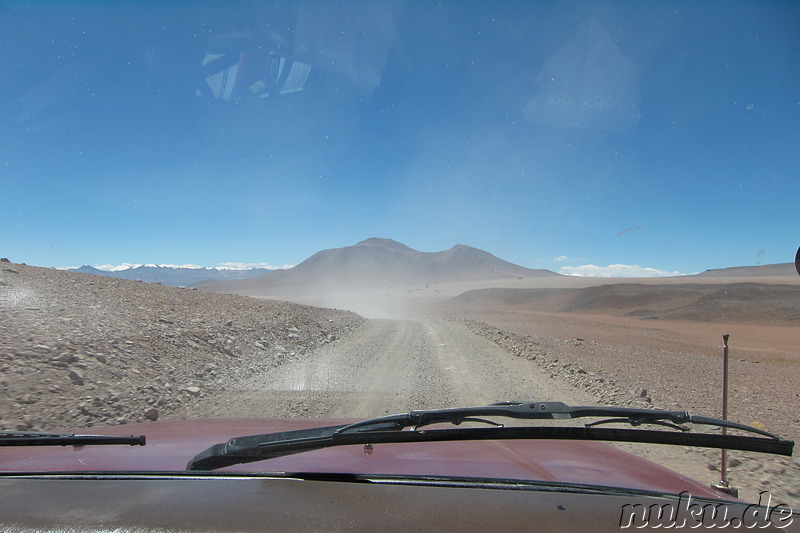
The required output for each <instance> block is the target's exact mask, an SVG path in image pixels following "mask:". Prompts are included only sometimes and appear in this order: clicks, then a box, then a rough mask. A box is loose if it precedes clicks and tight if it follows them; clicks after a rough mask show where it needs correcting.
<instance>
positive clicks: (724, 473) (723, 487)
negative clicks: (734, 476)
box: [711, 333, 739, 498]
mask: <svg viewBox="0 0 800 533" xmlns="http://www.w3.org/2000/svg"><path fill="white" fill-rule="evenodd" d="M730 337H731V336H730V335H728V334H727V333H723V334H722V419H723V420H728V339H729V338H730ZM722 434H723V435H727V434H728V428H726V427H724V426H723V427H722ZM719 474H720V482H719V483H716V484H713V485H711V486H712V487H713V488H715V489H717V490H719V491H721V492H724V493H725V494H730V495H731V496H733V497H734V498H738V497H739V491H738V489H735V488H733V487H731V484H730V483H728V450H726V449H725V448H723V449H722V457H721V461H720V465H719Z"/></svg>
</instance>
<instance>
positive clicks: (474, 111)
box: [0, 0, 800, 508]
mask: <svg viewBox="0 0 800 533" xmlns="http://www.w3.org/2000/svg"><path fill="white" fill-rule="evenodd" d="M799 24H800V7H798V5H796V4H795V3H793V2H779V1H775V2H757V1H736V2H724V3H722V2H685V1H675V2H671V1H670V2H651V1H644V2H635V3H634V2H614V1H601V2H583V1H570V2H516V1H507V2H482V1H464V0H458V1H438V2H427V1H415V0H408V1H405V2H402V1H399V0H398V1H389V2H365V1H342V2H317V1H312V0H306V1H297V2H284V1H278V0H276V1H272V2H269V1H263V2H262V1H255V0H254V1H248V0H242V1H235V2H214V1H202V2H192V3H187V2H110V3H97V2H79V1H69V2H22V1H9V2H4V3H3V4H2V6H0V30H1V31H0V43H1V44H2V46H0V69H2V70H3V72H4V74H3V76H2V78H0V172H1V174H0V175H2V178H0V198H2V207H3V217H2V223H0V255H2V256H3V262H2V263H0V310H1V312H2V316H3V318H2V319H1V320H0V387H1V389H2V394H0V426H1V427H2V428H3V429H6V430H14V431H59V432H60V431H67V430H75V429H79V428H83V432H86V430H87V428H93V429H97V430H98V431H100V430H101V428H104V429H103V431H106V432H108V431H110V432H112V433H113V432H115V431H116V434H120V435H130V434H132V433H136V434H137V435H138V434H140V433H141V434H148V432H156V433H157V432H158V431H159V430H157V429H148V427H150V426H140V425H139V424H142V423H148V422H159V423H161V422H170V421H181V424H184V425H180V424H177V423H176V425H173V426H172V427H173V428H176V429H173V430H171V431H173V433H174V434H176V435H181V434H185V435H196V434H197V433H198V431H199V430H198V429H197V428H198V427H200V426H197V425H191V423H190V422H191V421H192V420H199V419H216V420H217V421H218V422H219V423H223V422H225V423H231V424H232V421H233V420H238V419H253V418H258V419H282V420H283V421H282V422H281V423H282V424H289V426H291V424H292V423H294V424H296V426H291V427H289V426H285V427H284V429H287V428H288V429H299V428H300V427H301V426H302V427H310V425H313V423H312V424H310V425H309V424H306V425H305V426H303V425H302V424H301V423H300V420H301V419H313V420H317V419H320V420H323V419H324V420H325V423H324V424H323V423H322V422H320V423H319V424H320V425H330V424H331V422H330V419H337V420H351V421H352V420H355V419H363V418H367V417H376V416H384V415H387V414H394V413H402V412H407V411H410V410H414V409H436V408H445V407H465V406H477V405H487V404H490V403H493V402H500V401H559V402H564V403H566V404H569V405H608V406H621V407H636V408H659V409H668V410H673V411H675V410H678V411H684V410H685V411H689V412H691V413H693V414H697V415H704V416H708V417H716V418H719V417H721V416H722V415H723V413H722V380H723V354H722V350H723V340H722V335H723V334H729V335H730V340H729V349H730V354H729V385H728V400H729V401H728V405H727V412H726V414H725V415H726V416H727V418H729V419H730V420H732V421H735V422H738V423H742V424H748V425H752V426H755V427H757V428H760V429H763V430H766V431H769V432H771V433H776V434H779V435H781V436H783V437H785V438H788V439H797V438H798V437H800V416H799V415H798V407H800V397H798V394H797V386H796V384H797V383H798V382H800V360H798V353H800V336H798V333H797V331H798V330H797V327H798V321H800V304H798V302H800V276H798V275H797V272H795V269H794V265H793V264H791V261H792V258H794V255H795V251H796V250H797V245H798V244H800V242H798V232H797V229H798V227H800V226H798V221H797V198H798V196H800V179H798V178H800V176H799V175H798V172H800V156H798V153H799V152H798V150H797V147H798V146H800V128H798V124H800V33H799V32H798V27H800V26H799ZM287 419H288V421H287ZM134 424H135V425H134ZM297 424H299V425H297ZM208 427H211V426H208ZM282 427H283V426H282ZM109 428H112V429H109ZM115 428H116V429H115ZM181 428H183V429H181ZM225 428H228V429H225ZM268 429H269V424H266V423H265V422H263V421H261V422H258V423H255V422H253V423H252V424H251V425H249V426H248V425H247V424H240V425H238V426H233V425H230V426H221V429H219V430H218V431H217V432H216V433H214V434H213V438H212V437H211V436H209V437H208V438H207V439H206V440H202V442H200V443H198V444H196V445H194V446H193V447H191V446H189V447H187V453H186V457H185V460H184V464H185V462H186V461H188V460H189V459H191V457H192V456H194V455H195V454H196V453H199V452H200V451H201V450H202V449H203V448H205V447H206V446H209V445H211V444H212V443H214V442H221V441H225V440H226V439H227V438H229V437H233V436H236V435H247V434H260V433H266V432H268V431H267V430H268ZM656 429H664V430H665V431H669V429H667V428H656ZM228 430H229V431H228ZM181 431H183V432H184V433H181ZM226 432H227V433H226ZM230 432H233V433H230ZM154 434H155V433H154ZM226 435H227V436H226ZM214 439H216V440H214ZM187 446H188V445H187ZM621 446H623V447H624V449H625V450H626V451H628V452H630V453H634V454H635V455H638V456H640V457H643V458H647V459H650V460H652V461H654V462H656V463H658V464H660V465H662V466H665V467H667V468H669V469H672V470H676V471H678V472H681V473H682V474H684V475H686V476H689V477H691V478H693V479H697V480H699V481H701V482H703V483H705V484H708V483H715V482H718V481H720V477H721V474H722V473H721V472H719V469H720V462H719V461H720V460H719V452H718V451H716V450H703V449H699V448H683V447H671V446H670V447H668V446H658V445H649V444H648V445H639V446H635V447H633V446H628V445H621ZM376 447H377V446H376ZM109 448H113V450H109V451H105V448H104V452H103V453H109V454H117V455H124V454H126V453H129V452H128V450H127V447H117V446H113V447H109ZM123 448H125V449H123ZM314 453H319V452H314ZM1 463H2V461H1V460H0V464H1ZM258 464H259V463H256V465H258ZM43 465H44V466H43ZM31 468H32V469H35V468H36V467H35V466H34V467H31ZM39 468H43V469H47V468H49V467H48V466H47V464H46V463H39ZM141 468H142V469H143V470H152V469H153V468H148V466H147V465H142V466H141ZM249 468H255V467H254V466H252V465H251V466H250V467H249ZM258 468H264V469H267V470H269V469H270V468H271V467H270V466H268V462H265V463H264V465H262V466H260V467H258ZM726 468H727V476H728V478H729V479H730V482H731V484H732V485H736V486H737V487H738V488H739V489H740V491H741V494H742V495H743V496H745V497H746V498H747V499H755V500H757V499H758V494H759V492H761V491H763V490H767V491H770V492H771V494H773V495H774V497H775V498H776V499H779V500H781V501H782V502H786V503H787V504H789V505H793V506H794V507H795V508H797V507H800V464H798V463H797V461H796V460H793V459H792V458H772V457H767V456H763V455H759V454H756V453H750V452H731V453H730V454H729V455H728V459H727V463H726ZM587 482H592V481H591V480H587ZM593 482H597V480H594V481H593Z"/></svg>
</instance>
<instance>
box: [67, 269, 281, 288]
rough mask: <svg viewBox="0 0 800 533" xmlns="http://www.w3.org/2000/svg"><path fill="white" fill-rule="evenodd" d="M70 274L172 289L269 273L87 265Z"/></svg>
mask: <svg viewBox="0 0 800 533" xmlns="http://www.w3.org/2000/svg"><path fill="white" fill-rule="evenodd" d="M67 270H68V271H70V272H81V273H83V274H95V275H97V276H106V277H110V278H121V279H132V280H139V281H144V282H147V283H162V284H164V285H171V286H173V287H186V286H188V285H193V284H195V283H199V282H201V281H207V280H213V281H222V280H228V281H232V280H240V279H246V278H251V277H253V276H260V275H261V274H264V273H266V272H271V271H270V270H268V269H266V268H250V269H244V270H232V269H217V268H184V267H166V266H157V265H144V266H138V267H135V268H128V269H125V270H116V271H108V270H100V269H99V268H94V267H91V266H89V265H83V266H82V267H80V268H69V269H67Z"/></svg>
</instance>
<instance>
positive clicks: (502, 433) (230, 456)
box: [187, 402, 794, 470]
mask: <svg viewBox="0 0 800 533" xmlns="http://www.w3.org/2000/svg"><path fill="white" fill-rule="evenodd" d="M487 416H495V417H506V418H515V419H524V420H536V419H572V418H584V417H601V418H613V420H603V421H600V422H601V423H610V422H612V421H613V422H620V421H621V422H627V423H629V424H631V425H634V426H638V425H641V424H657V425H662V426H664V425H666V426H667V427H671V428H675V429H680V430H681V432H680V433H673V432H666V431H663V430H662V431H653V430H631V429H610V428H598V427H594V426H595V425H597V423H594V424H586V425H585V426H583V427H580V426H556V427H552V426H544V427H526V426H522V427H517V426H515V427H495V428H464V429H447V430H429V431H426V430H420V429H419V428H421V427H424V426H428V425H431V424H439V423H451V424H454V425H459V424H461V423H462V422H465V421H474V420H475V418H478V417H487ZM481 421H484V420H481ZM684 423H695V424H704V425H711V426H717V427H728V428H735V429H739V430H742V431H747V432H750V433H756V434H760V435H763V436H764V437H766V438H763V437H748V436H740V435H717V434H708V433H691V432H689V431H687V428H684V427H681V426H678V425H677V424H684ZM406 428H413V431H403V430H404V429H406ZM495 439H497V440H502V439H572V440H608V441H622V442H647V443H655V444H677V445H686V446H703V447H710V448H726V449H731V450H746V451H757V452H764V453H774V454H780V455H791V454H792V448H793V446H794V442H793V441H789V440H786V439H783V438H781V437H779V436H777V435H773V434H772V433H768V432H766V431H763V430H760V429H757V428H753V427H750V426H745V425H743V424H737V423H735V422H729V421H726V420H718V419H715V418H707V417H702V416H693V415H690V414H689V413H687V412H685V411H660V410H654V409H633V408H627V407H602V406H597V407H594V406H569V405H566V404H564V403H561V402H504V403H497V404H493V405H487V406H482V407H464V408H456V409H435V410H429V411H411V412H410V413H405V414H397V415H390V416H384V417H380V418H373V419H370V420H365V421H363V422H356V423H354V424H343V425H339V426H327V427H321V428H312V429H302V430H297V431H287V432H280V433H268V434H265V435H252V436H247V437H237V438H233V439H231V440H229V441H228V442H224V443H220V444H215V445H214V446H212V447H210V448H208V449H207V450H205V451H203V452H201V453H200V454H198V455H197V456H195V457H194V458H193V459H192V460H191V461H190V462H189V464H188V465H187V470H214V469H216V468H222V467H225V466H230V465H234V464H239V463H248V462H253V461H261V460H264V459H271V458H275V457H282V456H285V455H293V454H297V453H302V452H307V451H311V450H317V449H321V448H326V447H329V446H342V445H348V444H375V443H384V442H430V441H445V440H450V441H452V440H495Z"/></svg>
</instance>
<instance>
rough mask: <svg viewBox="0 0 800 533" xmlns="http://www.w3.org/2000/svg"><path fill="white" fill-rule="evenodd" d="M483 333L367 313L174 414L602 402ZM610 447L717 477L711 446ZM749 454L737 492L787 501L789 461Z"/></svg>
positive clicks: (369, 413) (306, 414) (312, 414)
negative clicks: (310, 347) (354, 324)
mask: <svg viewBox="0 0 800 533" xmlns="http://www.w3.org/2000/svg"><path fill="white" fill-rule="evenodd" d="M492 332H493V335H492V337H495V340H494V342H493V341H492V340H489V339H488V338H486V337H484V336H479V335H476V334H475V333H473V332H472V331H470V330H469V329H468V328H467V326H466V325H465V324H464V323H463V322H458V321H449V320H447V319H443V318H432V317H425V318H419V319H407V320H369V321H367V322H365V323H364V324H363V325H362V326H361V327H360V328H359V329H358V330H356V331H355V332H353V333H352V334H350V335H348V336H346V337H344V338H342V339H341V340H338V341H336V342H333V343H330V344H327V345H325V346H323V347H322V348H319V349H318V350H316V351H314V352H311V353H308V354H305V355H303V356H302V357H298V358H296V359H295V360H293V361H290V362H287V363H284V364H282V365H281V366H278V367H275V368H272V369H270V370H268V371H265V372H262V373H259V374H256V375H254V376H252V377H250V378H247V379H246V380H244V381H241V382H238V383H236V384H235V385H232V386H229V387H228V388H227V390H226V391H225V392H224V393H223V394H222V395H219V394H215V395H214V396H213V397H207V398H200V399H198V401H197V402H196V403H194V404H192V405H191V407H189V410H188V411H187V412H185V413H183V416H189V417H268V418H269V417H301V418H317V417H324V418H368V417H374V416H382V415H385V414H393V413H401V412H407V411H409V410H412V409H428V408H440V407H456V406H467V405H485V404H488V403H492V402H496V401H503V400H511V399H521V400H539V401H547V400H558V401H563V402H565V403H567V404H572V405H592V404H598V403H608V398H606V399H605V400H606V401H598V399H597V398H594V397H593V396H592V394H590V392H589V391H587V390H585V389H584V388H579V387H577V386H574V385H572V384H570V383H569V382H568V381H567V380H566V379H562V377H561V375H560V374H559V373H558V371H557V370H554V368H553V366H552V365H551V364H550V365H544V364H543V361H542V360H540V361H534V360H530V359H527V358H525V357H519V356H517V355H514V354H513V353H511V352H510V351H507V350H506V349H504V348H502V347H501V345H500V344H503V343H500V344H498V342H497V339H496V337H498V336H499V337H502V336H503V335H510V334H507V333H504V332H502V331H500V330H497V331H495V330H492ZM509 340H510V341H511V340H513V339H512V338H509ZM511 344H512V345H513V344H514V343H513V342H511ZM570 346H572V345H570ZM540 347H541V346H540ZM547 349H548V351H549V350H550V348H547ZM557 352H558V353H560V351H557ZM628 355H630V354H628ZM553 360H555V361H558V359H553ZM559 366H561V367H562V369H563V366H564V365H561V364H560V363H559ZM566 366H569V365H566ZM573 366H574V365H573ZM564 371H565V372H566V370H564ZM589 375H591V374H589ZM612 403H613V402H612ZM637 406H638V405H637ZM665 407H671V406H665ZM539 423H543V421H539ZM617 446H619V447H620V448H622V449H625V450H627V451H630V452H632V453H634V454H636V455H639V456H642V457H646V458H648V459H650V460H651V461H654V462H656V463H660V464H662V465H665V466H667V467H668V468H671V469H673V470H676V471H679V472H681V473H683V474H685V475H687V476H689V477H692V478H695V479H699V480H705V481H707V482H709V483H711V482H715V481H718V478H717V477H716V476H717V473H715V472H713V471H710V470H709V465H713V464H714V462H715V461H717V459H716V457H717V452H715V451H713V450H702V449H693V448H684V447H675V446H658V445H633V444H625V443H617ZM750 455H760V454H749V455H748V454H744V453H743V452H742V453H738V454H737V458H741V459H742V461H740V463H741V466H740V468H737V469H733V471H732V473H731V476H732V480H733V481H734V482H735V485H736V486H737V487H738V488H739V489H740V490H741V493H740V494H741V496H742V497H743V498H744V499H746V500H751V501H757V500H758V493H759V492H760V491H762V490H771V491H773V492H774V493H775V495H776V497H778V498H780V499H781V501H784V502H788V503H790V504H794V503H795V498H794V496H792V494H793V492H792V491H794V490H796V488H792V487H796V479H794V477H793V476H794V474H793V472H794V470H795V467H794V466H793V465H792V463H791V461H790V460H787V459H785V458H765V457H763V456H761V457H750ZM742 469H744V470H742ZM753 469H757V472H755V471H753ZM756 474H757V475H758V476H761V478H762V479H759V478H757V477H754V475H756Z"/></svg>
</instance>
